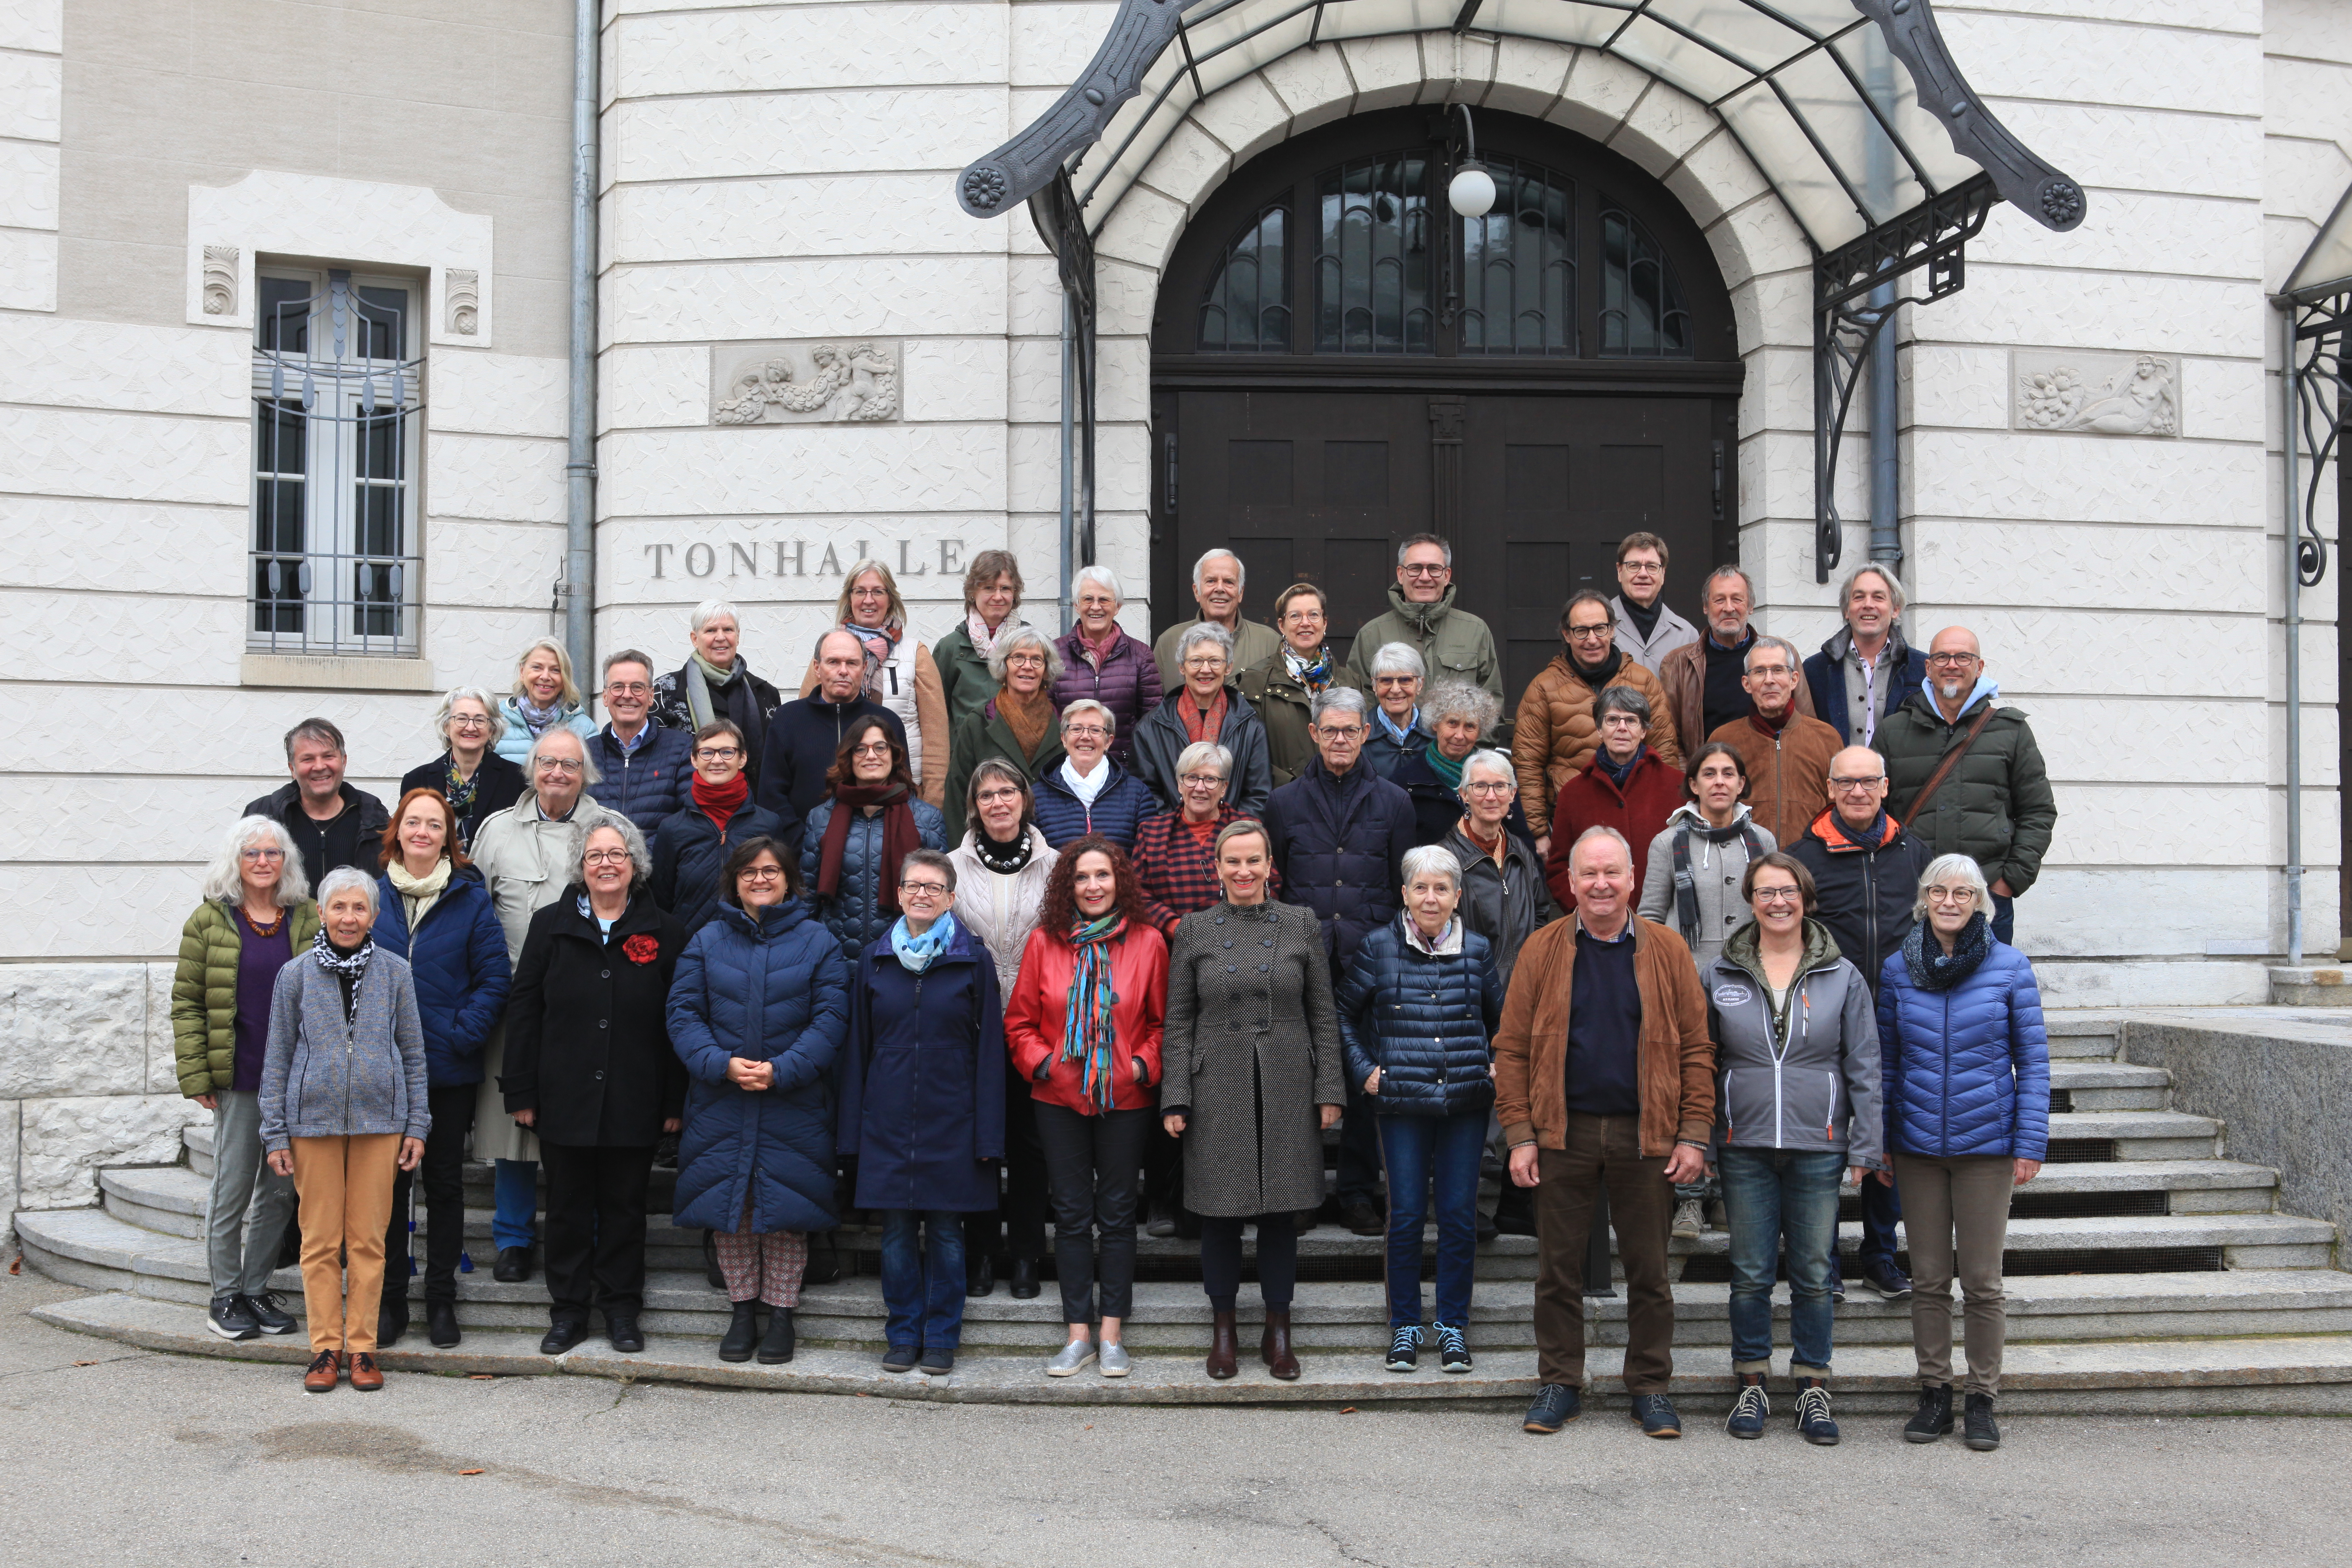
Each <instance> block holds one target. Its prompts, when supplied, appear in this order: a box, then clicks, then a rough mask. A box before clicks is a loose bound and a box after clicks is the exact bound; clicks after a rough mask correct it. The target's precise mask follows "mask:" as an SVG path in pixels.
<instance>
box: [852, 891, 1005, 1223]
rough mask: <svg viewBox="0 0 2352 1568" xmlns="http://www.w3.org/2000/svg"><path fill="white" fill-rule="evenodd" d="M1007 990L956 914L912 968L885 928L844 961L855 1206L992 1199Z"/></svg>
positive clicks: (1000, 1137)
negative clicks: (944, 937)
mask: <svg viewBox="0 0 2352 1568" xmlns="http://www.w3.org/2000/svg"><path fill="white" fill-rule="evenodd" d="M1006 1070H1007V1069H1006V1063H1005V1055H1004V1002H1003V998H1002V997H1000V996H999V995H998V994H997V991H996V961H995V959H993V958H992V957H991V956H989V952H988V949H987V948H986V947H984V946H982V943H981V941H980V939H979V938H978V937H976V936H974V935H972V933H971V931H970V930H968V929H967V928H965V927H964V926H963V925H962V924H961V923H959V924H958V925H957V927H956V929H955V934H954V935H953V936H951V937H950V939H949V941H948V944H947V946H946V948H945V949H944V950H942V951H941V952H940V954H939V956H938V957H936V958H934V959H932V960H931V963H930V967H929V968H928V969H926V970H924V971H923V973H920V974H910V973H908V972H907V969H906V966H905V965H904V964H901V963H899V962H898V955H897V954H896V953H895V952H892V951H891V948H890V937H889V933H888V932H887V931H886V932H884V933H883V935H882V936H881V937H880V938H879V939H877V941H875V942H869V943H867V944H866V951H865V952H863V953H861V954H860V955H859V956H858V957H857V959H856V962H855V963H852V964H851V965H850V976H849V1037H848V1039H847V1041H846V1043H845V1045H844V1046H843V1047H842V1059H841V1066H840V1070H839V1071H838V1072H837V1073H835V1079H836V1080H837V1081H838V1082H839V1083H840V1085H841V1110H840V1112H839V1114H838V1116H837V1117H836V1118H835V1125H836V1127H837V1128H838V1130H839V1140H840V1141H839V1142H838V1143H837V1144H836V1145H835V1146H836V1147H837V1148H838V1149H839V1150H840V1151H841V1152H842V1154H843V1155H844V1156H845V1157H846V1158H850V1159H854V1160H856V1162H857V1195H856V1205H857V1206H858V1207H859V1208H862V1209H949V1210H958V1211H961V1212H963V1213H967V1214H969V1213H973V1212H976V1211H979V1210H983V1209H992V1208H994V1207H995V1206H996V1166H995V1165H994V1164H992V1163H991V1162H992V1161H998V1160H1002V1159H1003V1158H1004V1075H1005V1072H1006Z"/></svg>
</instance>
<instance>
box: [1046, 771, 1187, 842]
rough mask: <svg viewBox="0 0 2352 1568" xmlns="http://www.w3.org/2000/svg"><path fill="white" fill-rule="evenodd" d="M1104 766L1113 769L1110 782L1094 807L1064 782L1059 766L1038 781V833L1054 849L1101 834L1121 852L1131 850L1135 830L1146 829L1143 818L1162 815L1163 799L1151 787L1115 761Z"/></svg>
mask: <svg viewBox="0 0 2352 1568" xmlns="http://www.w3.org/2000/svg"><path fill="white" fill-rule="evenodd" d="M1103 766H1105V767H1107V768H1108V769H1110V782H1109V783H1108V784H1105V785H1103V787H1102V793H1101V794H1100V795H1097V796H1095V803H1094V805H1092V806H1089V805H1087V803H1086V802H1085V801H1082V800H1080V799H1079V798H1078V796H1077V792H1076V791H1075V790H1073V789H1072V788H1070V786H1069V784H1068V783H1067V782H1066V781H1065V780H1064V779H1063V777H1062V770H1061V767H1060V765H1059V764H1058V763H1057V764H1055V766H1053V767H1050V768H1047V769H1046V770H1045V773H1044V774H1043V775H1041V776H1040V777H1039V778H1038V780H1037V783H1036V784H1035V785H1034V793H1035V795H1036V797H1037V831H1038V832H1040V833H1042V834H1044V835H1045V842H1046V843H1048V844H1050V845H1052V846H1053V847H1055V848H1056V849H1059V848H1060V847H1062V846H1063V845H1065V844H1067V843H1070V842H1071V841H1072V840H1074V839H1078V838H1083V837H1086V836H1087V834H1089V833H1099V834H1101V835H1102V836H1103V837H1105V838H1108V839H1109V840H1110V841H1111V842H1112V843H1113V844H1116V845H1118V847H1120V848H1121V849H1132V848H1134V847H1135V832H1136V829H1138V828H1139V827H1141V826H1143V821H1144V818H1146V817H1149V816H1159V815H1160V797H1159V796H1158V795H1153V794H1152V793H1151V786H1150V784H1145V783H1144V782H1143V781H1142V780H1141V779H1139V778H1138V777H1136V775H1135V774H1133V773H1129V772H1128V771H1127V770H1126V769H1125V768H1123V767H1121V766H1120V765H1119V764H1118V762H1117V761H1115V760H1107V761H1105V762H1104V763H1103Z"/></svg>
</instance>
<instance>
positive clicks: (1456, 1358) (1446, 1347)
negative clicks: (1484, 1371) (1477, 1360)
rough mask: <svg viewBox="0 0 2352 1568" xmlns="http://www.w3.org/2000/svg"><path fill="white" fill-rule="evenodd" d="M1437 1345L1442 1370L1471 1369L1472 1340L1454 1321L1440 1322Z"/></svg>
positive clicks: (1466, 1370)
mask: <svg viewBox="0 0 2352 1568" xmlns="http://www.w3.org/2000/svg"><path fill="white" fill-rule="evenodd" d="M1437 1347H1438V1352H1439V1353H1438V1360H1437V1364H1438V1367H1439V1369H1440V1370H1441V1371H1444V1372H1468V1371H1469V1370H1470V1365H1471V1363H1470V1341H1469V1339H1468V1337H1467V1336H1466V1335H1465V1334H1464V1333H1463V1331H1461V1330H1460V1329H1459V1328H1457V1327H1455V1326H1454V1324H1452V1323H1440V1324H1438V1325H1437Z"/></svg>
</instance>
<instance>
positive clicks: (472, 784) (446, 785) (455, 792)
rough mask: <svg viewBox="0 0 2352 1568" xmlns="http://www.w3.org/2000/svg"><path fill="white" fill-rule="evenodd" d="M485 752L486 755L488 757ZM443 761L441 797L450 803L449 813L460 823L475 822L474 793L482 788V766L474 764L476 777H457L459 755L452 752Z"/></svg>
mask: <svg viewBox="0 0 2352 1568" xmlns="http://www.w3.org/2000/svg"><path fill="white" fill-rule="evenodd" d="M484 755H486V756H487V755H488V752H485V753H484ZM441 761H442V768H441V773H442V779H441V796H442V798H443V799H445V800H446V801H447V802H448V803H449V813H450V815H451V816H455V817H456V818H457V820H458V821H459V822H460V823H467V822H471V821H473V820H474V792H475V791H477V790H478V789H480V788H481V787H482V764H481V763H475V764H474V776H473V777H472V778H469V779H461V778H459V777H458V776H457V752H450V753H449V754H448V755H447V756H446V757H444V758H442V759H441Z"/></svg>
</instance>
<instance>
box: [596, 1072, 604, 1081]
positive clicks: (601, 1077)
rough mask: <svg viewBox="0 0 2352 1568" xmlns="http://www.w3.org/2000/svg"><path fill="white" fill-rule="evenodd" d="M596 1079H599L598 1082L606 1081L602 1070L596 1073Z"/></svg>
mask: <svg viewBox="0 0 2352 1568" xmlns="http://www.w3.org/2000/svg"><path fill="white" fill-rule="evenodd" d="M596 1081H597V1082H598V1083H602V1082H604V1074H603V1073H602V1072H599V1073H598V1074H597V1075H596Z"/></svg>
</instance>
